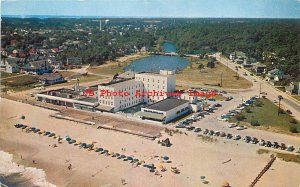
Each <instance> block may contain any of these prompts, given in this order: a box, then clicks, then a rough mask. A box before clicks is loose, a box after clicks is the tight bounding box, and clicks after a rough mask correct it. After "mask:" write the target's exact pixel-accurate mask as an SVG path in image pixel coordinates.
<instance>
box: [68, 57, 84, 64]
mask: <svg viewBox="0 0 300 187" xmlns="http://www.w3.org/2000/svg"><path fill="white" fill-rule="evenodd" d="M81 64H82V58H80V57H69V58H67V65H75V66H76V65H77V66H78V65H81Z"/></svg>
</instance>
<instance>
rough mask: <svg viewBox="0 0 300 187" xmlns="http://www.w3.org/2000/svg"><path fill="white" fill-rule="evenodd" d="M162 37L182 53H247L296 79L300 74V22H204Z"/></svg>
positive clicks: (182, 26)
mask: <svg viewBox="0 0 300 187" xmlns="http://www.w3.org/2000/svg"><path fill="white" fill-rule="evenodd" d="M159 34H160V35H161V36H163V37H164V39H166V40H170V41H173V42H174V43H176V46H177V48H178V49H179V53H182V54H185V53H189V54H204V53H207V52H216V51H221V52H223V54H225V55H228V54H229V53H231V52H233V51H243V52H245V53H246V54H247V55H248V56H249V57H252V58H256V59H257V60H259V61H261V62H265V63H266V64H267V65H270V66H274V67H276V68H279V69H282V70H283V71H285V72H286V73H288V74H291V75H292V76H294V77H295V76H297V75H299V74H300V73H299V64H300V20H272V19H242V20H240V21H239V20H225V21H216V22H209V23H208V22H205V21H203V22H199V23H186V24H180V25H173V26H170V28H169V29H162V30H160V32H159ZM272 53H273V54H275V55H273V54H272ZM263 54H265V55H264V56H265V58H263ZM269 56H275V58H273V57H272V58H268V57H269ZM274 67H273V68H274Z"/></svg>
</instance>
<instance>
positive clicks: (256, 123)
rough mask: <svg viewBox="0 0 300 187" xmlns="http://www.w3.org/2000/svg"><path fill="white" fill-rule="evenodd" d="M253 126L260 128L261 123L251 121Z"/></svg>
mask: <svg viewBox="0 0 300 187" xmlns="http://www.w3.org/2000/svg"><path fill="white" fill-rule="evenodd" d="M251 125H252V126H259V122H258V121H257V120H251Z"/></svg>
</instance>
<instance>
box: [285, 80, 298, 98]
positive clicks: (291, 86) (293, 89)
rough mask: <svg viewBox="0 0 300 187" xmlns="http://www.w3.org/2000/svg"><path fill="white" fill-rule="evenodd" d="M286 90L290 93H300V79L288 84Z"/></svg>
mask: <svg viewBox="0 0 300 187" xmlns="http://www.w3.org/2000/svg"><path fill="white" fill-rule="evenodd" d="M285 91H286V92H287V93H289V94H297V95H300V81H292V82H291V83H290V84H289V85H288V86H286V87H285Z"/></svg>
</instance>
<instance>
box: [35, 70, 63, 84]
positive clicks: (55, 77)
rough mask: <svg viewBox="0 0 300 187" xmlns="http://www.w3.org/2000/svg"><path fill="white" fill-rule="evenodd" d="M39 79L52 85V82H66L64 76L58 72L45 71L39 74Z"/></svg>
mask: <svg viewBox="0 0 300 187" xmlns="http://www.w3.org/2000/svg"><path fill="white" fill-rule="evenodd" d="M39 81H40V82H41V83H42V84H44V85H52V84H57V83H62V82H66V81H65V79H64V77H63V76H62V75H61V74H60V73H58V72H56V73H45V74H43V75H41V76H39Z"/></svg>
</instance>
